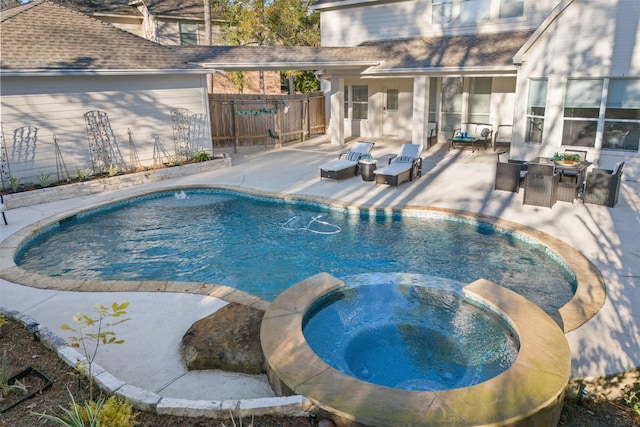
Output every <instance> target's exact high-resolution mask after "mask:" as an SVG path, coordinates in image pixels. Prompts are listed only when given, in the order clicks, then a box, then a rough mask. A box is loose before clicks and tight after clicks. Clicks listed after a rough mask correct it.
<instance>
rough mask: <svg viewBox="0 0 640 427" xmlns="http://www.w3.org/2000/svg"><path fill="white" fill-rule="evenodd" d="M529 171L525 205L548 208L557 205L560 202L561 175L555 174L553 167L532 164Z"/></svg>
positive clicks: (525, 181)
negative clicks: (559, 186)
mask: <svg viewBox="0 0 640 427" xmlns="http://www.w3.org/2000/svg"><path fill="white" fill-rule="evenodd" d="M527 169H528V170H527V175H526V176H525V178H524V199H523V204H525V205H535V206H544V207H547V208H550V207H552V206H553V205H555V203H556V201H557V200H558V182H560V175H559V174H557V173H555V172H554V167H553V165H543V164H538V163H530V164H529V166H528V168H527Z"/></svg>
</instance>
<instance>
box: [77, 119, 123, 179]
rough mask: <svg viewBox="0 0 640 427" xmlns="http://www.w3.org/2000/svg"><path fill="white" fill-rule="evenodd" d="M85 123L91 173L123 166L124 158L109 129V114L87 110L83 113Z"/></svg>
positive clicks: (118, 168)
mask: <svg viewBox="0 0 640 427" xmlns="http://www.w3.org/2000/svg"><path fill="white" fill-rule="evenodd" d="M84 119H85V122H86V125H87V139H88V140H89V152H90V153H91V166H92V168H93V173H94V174H96V173H99V172H107V171H110V170H112V169H113V168H116V169H117V170H121V169H123V168H124V159H123V158H122V154H121V153H120V149H119V148H118V143H117V141H116V137H115V135H114V134H113V130H112V129H111V122H109V116H108V115H107V113H105V112H104V111H97V110H96V111H87V112H86V113H85V114H84Z"/></svg>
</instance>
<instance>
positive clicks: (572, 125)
mask: <svg viewBox="0 0 640 427" xmlns="http://www.w3.org/2000/svg"><path fill="white" fill-rule="evenodd" d="M602 84H603V80H602V79H588V80H568V81H567V91H566V94H565V98H564V122H563V128H562V145H571V146H574V145H578V146H580V147H595V145H596V131H597V128H598V116H599V114H600V101H601V99H602Z"/></svg>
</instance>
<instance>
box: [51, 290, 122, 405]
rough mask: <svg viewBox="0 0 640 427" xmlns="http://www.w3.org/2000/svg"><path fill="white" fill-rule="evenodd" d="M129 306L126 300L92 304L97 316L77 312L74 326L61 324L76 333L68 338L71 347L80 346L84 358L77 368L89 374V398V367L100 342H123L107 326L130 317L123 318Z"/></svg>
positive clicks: (90, 396)
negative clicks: (108, 305)
mask: <svg viewBox="0 0 640 427" xmlns="http://www.w3.org/2000/svg"><path fill="white" fill-rule="evenodd" d="M128 306H129V303H128V302H124V303H122V304H118V303H117V302H114V303H113V304H112V305H111V307H106V306H104V305H101V304H97V305H95V306H94V310H95V312H96V314H97V317H95V318H93V317H89V316H87V315H86V314H82V313H78V314H77V315H76V316H74V317H73V322H74V323H75V325H76V326H75V327H74V326H70V325H68V324H66V323H65V324H63V325H62V326H61V328H62V329H63V330H65V331H71V332H73V333H74V334H76V335H73V336H71V337H70V338H69V340H70V341H71V347H74V348H80V349H82V352H83V353H84V356H85V358H86V361H85V362H78V365H77V368H78V369H79V370H83V368H86V369H87V370H88V376H89V399H91V400H93V377H92V375H91V367H92V365H93V361H94V360H95V358H96V356H97V354H98V349H99V347H100V345H101V344H104V345H107V344H124V340H119V339H117V338H116V333H115V332H114V331H111V330H106V329H107V328H113V327H114V326H117V325H119V324H121V323H124V322H126V321H128V320H131V319H130V318H128V317H127V318H123V317H124V316H126V314H127V312H126V310H125V309H126V308H127V307H128ZM109 318H111V319H117V320H115V321H112V322H108V321H106V319H109Z"/></svg>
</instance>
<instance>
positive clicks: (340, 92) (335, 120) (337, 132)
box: [329, 77, 344, 145]
mask: <svg viewBox="0 0 640 427" xmlns="http://www.w3.org/2000/svg"><path fill="white" fill-rule="evenodd" d="M329 103H330V104H331V116H330V117H329V129H330V132H331V145H344V78H340V77H332V78H331V89H330V101H329Z"/></svg>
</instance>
